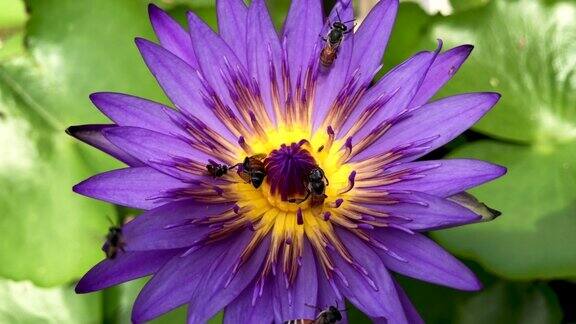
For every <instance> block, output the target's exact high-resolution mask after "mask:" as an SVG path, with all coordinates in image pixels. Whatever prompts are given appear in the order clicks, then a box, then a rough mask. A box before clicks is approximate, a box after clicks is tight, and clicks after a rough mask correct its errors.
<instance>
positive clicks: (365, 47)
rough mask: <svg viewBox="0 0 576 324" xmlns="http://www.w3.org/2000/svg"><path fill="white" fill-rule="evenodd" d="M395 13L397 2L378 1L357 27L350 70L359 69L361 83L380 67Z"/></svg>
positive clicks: (389, 0)
mask: <svg viewBox="0 0 576 324" xmlns="http://www.w3.org/2000/svg"><path fill="white" fill-rule="evenodd" d="M397 12H398V0H380V2H378V3H377V4H376V6H374V8H372V10H371V11H370V13H369V14H368V16H367V17H366V19H364V21H363V22H362V24H361V25H360V27H358V30H357V31H356V34H355V35H354V52H353V54H352V61H351V62H350V69H352V71H354V70H356V69H359V71H360V73H361V74H362V78H361V79H362V80H363V81H362V82H361V83H364V82H366V81H370V79H371V78H372V75H374V73H375V72H376V69H377V68H378V66H380V64H381V62H382V56H383V55H384V51H385V50H386V46H387V45H388V38H389V37H390V33H391V32H392V27H393V26H394V21H395V20H396V13H397Z"/></svg>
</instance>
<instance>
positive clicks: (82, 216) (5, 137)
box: [0, 83, 115, 286]
mask: <svg viewBox="0 0 576 324" xmlns="http://www.w3.org/2000/svg"><path fill="white" fill-rule="evenodd" d="M27 108H28V106H26V105H24V104H23V102H22V101H20V100H18V99H17V98H15V97H13V96H11V94H10V92H9V91H8V90H7V89H6V87H5V85H4V84H2V83H0V114H2V115H1V117H0V156H2V159H0V184H1V185H0V209H1V210H2V217H0V235H1V236H2V242H1V243H0V264H2V267H0V274H1V275H2V276H4V277H7V278H12V279H16V280H26V279H28V280H32V281H33V282H35V283H36V284H38V285H41V286H54V285H59V284H63V283H67V282H69V281H70V280H72V279H74V278H77V277H79V276H80V275H82V273H83V272H84V270H86V269H88V268H89V267H90V265H91V264H93V263H95V262H97V261H98V259H101V258H102V256H103V253H102V251H100V246H101V244H102V241H103V237H104V235H105V234H106V232H105V231H106V228H107V226H108V221H107V220H106V215H108V216H113V215H114V213H115V210H114V208H113V207H112V206H109V205H106V204H104V203H98V202H94V201H91V200H89V199H86V198H83V197H80V196H78V195H76V194H74V193H73V192H72V190H71V189H70V188H71V186H72V185H74V184H75V183H77V182H78V181H80V180H82V179H83V178H85V177H88V176H90V175H91V174H93V172H94V171H93V170H92V169H90V168H89V167H88V164H87V163H86V161H85V159H84V155H83V154H82V151H81V150H80V148H79V146H78V145H77V144H76V143H74V141H73V139H71V138H69V137H68V136H66V135H65V134H63V133H62V134H58V133H49V132H47V131H46V129H45V128H43V127H41V124H39V119H36V120H35V119H32V118H26V115H25V114H23V113H21V110H22V109H27Z"/></svg>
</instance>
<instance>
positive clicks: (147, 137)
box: [104, 127, 215, 180]
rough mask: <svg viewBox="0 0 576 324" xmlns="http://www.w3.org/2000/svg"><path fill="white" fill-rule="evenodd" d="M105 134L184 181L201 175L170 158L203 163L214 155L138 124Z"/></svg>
mask: <svg viewBox="0 0 576 324" xmlns="http://www.w3.org/2000/svg"><path fill="white" fill-rule="evenodd" d="M104 136H106V138H107V139H108V140H109V141H110V142H112V143H113V144H114V145H116V146H118V147H119V148H121V149H122V150H124V151H125V152H127V153H128V154H130V155H132V156H133V157H135V158H137V159H138V160H140V161H142V162H143V163H146V164H147V165H149V166H151V167H153V168H155V169H157V170H159V171H161V172H164V173H166V174H169V175H171V176H174V177H178V178H180V179H183V180H196V179H199V178H202V176H199V175H194V174H191V173H189V172H185V171H181V170H180V169H178V168H176V167H175V165H172V164H173V160H172V158H177V157H179V158H185V159H189V160H192V161H196V162H197V163H200V164H202V165H205V164H206V163H207V161H208V160H209V159H214V158H215V157H213V156H210V155H208V154H205V153H203V152H200V151H198V150H197V149H195V148H193V147H192V146H191V145H190V144H188V143H186V142H184V141H182V140H180V139H178V138H176V137H172V136H169V135H164V134H160V133H157V132H154V131H151V130H147V129H144V128H138V127H116V128H114V129H110V130H107V131H106V132H105V133H104Z"/></svg>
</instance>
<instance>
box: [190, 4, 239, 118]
mask: <svg viewBox="0 0 576 324" xmlns="http://www.w3.org/2000/svg"><path fill="white" fill-rule="evenodd" d="M187 16H188V25H189V28H190V37H191V38H192V46H193V47H194V52H195V53H196V57H197V58H198V61H199V62H200V69H201V71H202V75H203V77H204V78H205V79H206V81H207V82H208V83H209V84H210V86H211V87H212V88H213V90H214V91H216V93H217V94H218V96H219V97H220V98H221V99H222V100H223V101H224V103H226V104H227V105H228V106H229V108H230V109H231V110H232V112H233V113H234V115H235V116H236V118H240V116H241V114H240V112H239V111H238V109H237V107H236V106H235V105H234V104H233V102H232V99H231V97H230V92H229V89H228V86H227V85H226V82H225V81H224V78H223V76H222V74H223V73H224V74H225V75H228V74H229V73H228V72H227V71H228V70H229V68H228V67H227V66H226V64H227V62H228V64H229V66H230V67H231V68H232V69H234V70H239V71H240V73H242V74H244V75H246V74H247V72H246V68H245V66H244V65H243V64H242V63H241V62H240V60H239V59H238V57H237V56H236V53H235V52H234V51H233V50H232V49H231V48H230V46H228V44H226V42H225V41H224V40H223V39H222V38H221V37H220V36H218V34H216V33H215V32H214V31H213V30H212V29H211V28H210V27H209V26H208V25H206V24H205V23H204V22H203V21H202V20H201V19H200V18H199V17H198V16H197V15H196V14H194V13H193V12H188V15H187ZM242 41H243V42H245V41H246V40H245V39H243V40H242ZM243 53H244V52H243ZM240 120H241V119H240Z"/></svg>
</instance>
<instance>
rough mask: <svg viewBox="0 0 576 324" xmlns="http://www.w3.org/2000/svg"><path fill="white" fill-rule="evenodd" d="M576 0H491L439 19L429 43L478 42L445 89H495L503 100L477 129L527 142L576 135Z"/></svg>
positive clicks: (563, 139)
mask: <svg viewBox="0 0 576 324" xmlns="http://www.w3.org/2000/svg"><path fill="white" fill-rule="evenodd" d="M574 17H576V2H574V1H556V2H553V3H547V2H543V1H542V0H518V1H508V0H507V1H492V2H491V3H490V4H489V5H488V6H485V7H482V8H479V9H475V10H468V11H465V12H462V13H460V14H455V15H452V16H449V17H445V18H441V19H437V20H436V22H435V23H434V24H433V26H432V28H431V31H430V35H429V37H428V43H429V44H432V43H433V42H435V40H436V39H437V38H441V39H443V40H444V41H445V44H446V47H451V46H456V45H459V44H463V43H470V44H473V45H475V50H474V51H473V52H472V55H471V57H470V59H469V60H468V62H467V63H466V64H465V65H464V66H463V68H462V69H461V70H460V71H459V72H458V73H457V74H456V76H455V77H454V79H453V80H452V81H451V82H450V83H449V84H448V86H447V87H446V88H445V91H443V92H442V94H443V95H450V94H455V93H460V92H469V91H487V90H489V91H496V92H499V93H501V94H502V100H501V101H500V102H499V104H498V105H497V106H496V108H495V109H494V110H493V111H492V112H491V113H490V114H488V116H487V117H486V118H484V119H483V120H482V121H481V122H480V123H479V124H478V125H477V126H476V129H477V130H479V131H481V132H483V133H486V134H489V135H492V136H494V137H498V138H505V139H510V140H514V141H521V142H538V143H539V144H540V145H544V144H548V143H550V142H567V141H573V140H576V109H575V108H576V41H575V39H576V19H574Z"/></svg>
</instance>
